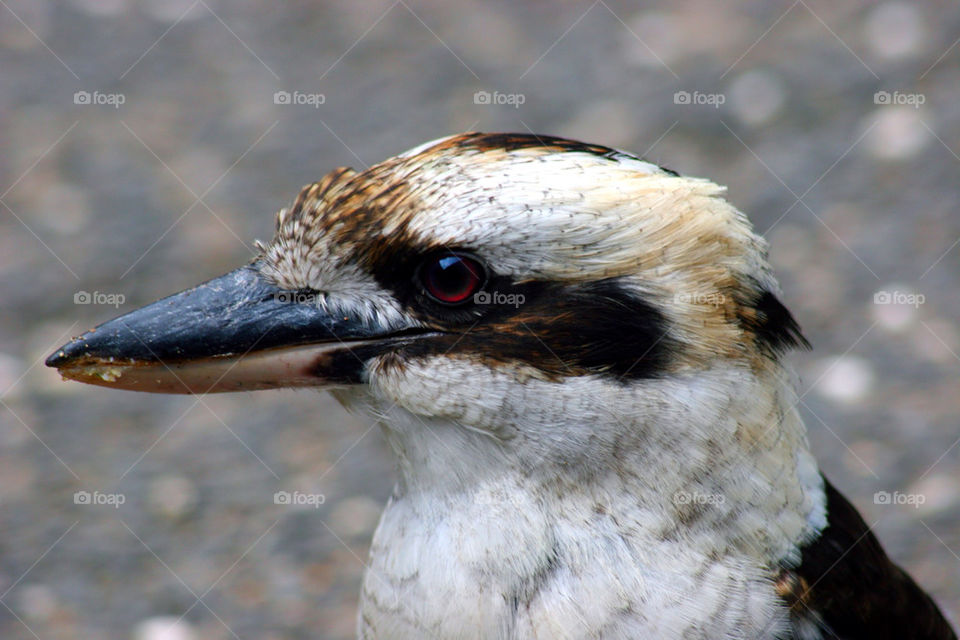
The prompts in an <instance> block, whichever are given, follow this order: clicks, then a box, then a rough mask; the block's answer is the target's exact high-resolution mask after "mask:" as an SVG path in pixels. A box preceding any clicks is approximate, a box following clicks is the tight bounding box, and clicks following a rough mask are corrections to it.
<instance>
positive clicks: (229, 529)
mask: <svg viewBox="0 0 960 640" xmlns="http://www.w3.org/2000/svg"><path fill="white" fill-rule="evenodd" d="M645 4H646V6H645V8H642V9H640V8H638V7H637V6H636V5H634V4H633V3H626V2H615V1H613V0H597V1H596V2H593V3H592V4H591V2H590V1H589V0H587V1H585V2H576V3H574V2H565V3H559V2H539V3H533V2H531V3H526V4H523V5H519V4H515V3H508V2H496V3H483V4H481V3H480V2H460V3H456V4H454V3H441V2H439V1H438V0H397V1H395V2H391V0H386V1H385V2H343V3H339V6H332V4H330V3H324V4H321V3H319V2H306V1H305V0H300V1H291V2H282V3H280V2H266V1H259V2H257V1H253V0H241V1H231V2H227V1H226V0H196V1H192V0H166V1H164V2H149V1H147V0H143V1H137V0H72V1H64V2H52V1H48V0H4V1H3V2H0V5H2V6H0V205H2V206H0V298H2V300H3V303H2V304H0V605H2V606H0V637H2V638H4V639H7V638H18V639H19V638H42V639H44V640H47V639H59V638H83V639H89V638H135V639H137V640H187V639H198V638H203V639H212V640H216V639H220V638H224V639H226V638H257V639H272V638H317V637H326V638H346V637H350V636H351V635H352V631H353V626H354V614H355V609H356V606H357V592H358V585H359V579H360V574H361V571H362V569H363V562H364V558H365V556H366V553H367V546H368V544H369V540H370V536H371V533H372V531H373V528H374V526H375V524H376V521H377V517H378V513H379V510H380V507H381V505H382V503H383V502H384V500H385V498H386V496H387V495H388V492H389V490H390V488H391V485H392V482H393V477H394V476H393V469H392V464H391V459H390V456H389V455H388V452H387V451H386V450H385V447H384V444H383V442H382V441H381V438H380V437H379V427H378V426H376V425H374V424H372V423H371V422H369V421H365V420H363V419H360V418H357V417H351V416H349V415H347V414H346V413H345V412H344V411H342V410H341V409H340V408H339V407H338V406H337V404H336V403H335V402H334V401H333V400H332V399H331V398H330V397H329V396H327V395H326V394H322V393H313V392H299V393H294V392H260V393H257V394H249V395H237V396H210V397H207V398H203V399H197V398H192V397H164V396H151V395H146V394H133V393H122V392H118V391H108V390H103V389H97V388H93V387H88V386H83V385H79V384H67V383H63V382H61V381H60V379H59V377H58V376H57V375H56V373H54V372H53V371H50V370H48V369H46V368H45V367H44V366H43V365H42V362H41V361H42V359H43V358H44V357H45V356H46V355H47V354H48V353H50V352H51V350H52V349H54V348H55V347H57V346H59V345H60V344H61V343H63V342H64V341H65V340H66V339H68V338H69V337H70V336H72V335H76V334H79V333H80V332H82V331H83V330H85V329H87V328H89V327H91V326H93V325H94V324H97V323H99V322H102V321H104V320H107V319H109V318H110V317H113V316H114V315H116V314H117V313H119V312H123V311H128V310H131V309H133V308H135V307H136V306H139V305H141V304H143V303H146V302H149V301H151V300H153V299H155V298H158V297H160V296H163V295H166V294H169V293H172V292H175V291H178V290H180V289H182V288H185V287H187V286H190V285H193V284H195V283H197V282H199V281H201V280H204V279H206V278H208V277H212V276H215V275H219V274H220V273H222V272H224V271H226V270H229V269H231V268H233V267H235V266H237V265H239V264H241V263H243V262H244V261H246V260H247V259H248V258H249V257H250V256H251V255H252V241H253V240H254V239H255V238H261V239H268V238H269V237H270V235H271V233H272V224H273V214H274V212H275V211H276V210H277V209H279V208H280V207H281V206H284V205H285V204H287V203H288V202H289V201H290V200H291V199H292V198H293V197H294V196H295V195H296V193H297V191H298V189H299V188H300V186H301V185H303V184H306V183H308V182H311V181H314V180H316V179H318V178H320V177H321V176H322V175H323V174H324V173H326V172H327V171H329V170H330V169H333V168H334V167H337V166H341V165H352V166H355V167H358V168H359V167H364V166H367V165H369V164H372V163H375V162H377V161H379V160H381V159H384V158H386V157H388V156H390V155H393V154H396V153H398V152H401V151H403V150H405V149H406V148H408V147H411V146H413V145H415V144H418V143H420V142H423V141H425V140H429V139H433V138H436V137H439V136H442V135H447V134H449V133H454V132H459V131H463V130H470V129H473V130H483V131H495V130H509V131H526V130H533V131H536V132H538V133H549V134H555V135H565V136H572V137H579V138H583V139H586V140H588V141H590V142H597V143H602V144H607V145H612V146H618V147H622V148H626V149H630V150H633V151H635V152H637V153H641V154H644V155H646V156H647V157H648V158H650V159H651V160H653V161H656V162H659V163H661V164H664V165H666V166H668V167H671V168H673V169H676V170H678V171H681V172H683V173H687V174H692V175H702V176H708V177H711V178H712V179H714V180H715V181H717V182H719V183H721V184H726V185H729V187H730V194H729V195H730V199H731V200H732V201H733V202H734V203H735V204H736V205H737V206H738V207H740V208H742V209H743V210H745V211H747V212H748V213H749V214H750V215H751V217H752V219H753V221H754V223H755V224H756V225H757V227H758V228H759V229H760V230H762V231H763V232H764V233H765V234H766V235H767V237H768V238H769V239H770V241H771V243H772V259H773V263H774V265H775V266H776V268H777V269H778V272H779V275H780V277H781V280H782V282H783V285H784V290H785V296H784V299H785V302H786V303H787V304H788V306H790V307H791V308H792V310H793V311H794V313H795V315H796V316H797V317H798V319H799V320H800V322H801V324H802V325H803V327H804V328H805V331H806V333H807V335H808V337H809V338H810V340H811V342H812V343H813V344H814V351H812V352H810V353H804V354H798V355H797V356H796V358H795V361H796V362H797V364H798V368H799V371H800V373H801V376H802V379H803V393H804V395H803V405H802V410H803V412H804V414H805V416H806V418H807V421H808V425H809V427H810V439H811V442H812V447H813V449H814V451H815V453H816V454H817V456H818V457H819V459H820V461H821V463H822V467H823V469H824V470H825V472H826V473H827V474H828V475H829V476H830V477H831V478H832V479H833V481H834V482H835V484H837V485H838V486H839V487H840V488H841V489H842V490H843V491H844V492H845V493H846V494H847V495H848V496H849V497H850V498H851V500H852V501H853V502H854V503H855V504H856V505H857V506H858V507H859V508H860V509H861V511H862V512H863V513H864V516H865V518H866V519H867V521H868V522H869V523H871V524H875V530H876V532H877V533H878V534H879V536H880V538H881V539H882V541H883V542H884V543H885V545H886V547H887V549H888V550H889V552H890V553H891V555H892V556H893V557H894V558H895V559H896V560H898V561H899V562H901V563H903V564H904V565H905V566H906V567H907V568H908V569H909V570H910V571H911V572H912V573H913V575H914V576H915V577H916V578H917V579H918V580H919V582H920V583H921V584H923V585H925V586H926V587H927V588H928V589H930V590H931V591H932V592H933V593H934V594H935V596H936V597H937V599H938V600H939V601H940V602H941V603H942V605H943V606H944V608H945V610H946V611H947V612H948V615H950V616H952V618H953V619H954V620H957V619H958V616H960V557H958V554H960V493H958V491H957V479H958V477H960V476H958V474H960V446H958V444H957V439H958V437H960V428H958V426H960V425H958V413H960V386H958V380H960V377H958V375H957V374H958V369H960V358H958V353H960V334H958V331H957V326H956V319H957V318H958V317H960V296H958V293H960V282H958V274H960V245H958V241H960V215H958V211H957V200H958V175H960V158H958V156H957V154H958V153H960V64H958V63H960V46H957V37H958V36H960V10H958V8H957V7H956V6H955V5H952V4H950V3H936V2H902V3H901V2H875V3H846V6H840V3H832V2H826V1H820V0H817V1H812V0H810V1H807V0H797V1H796V2H793V3H790V2H765V1H759V0H758V1H754V2H732V1H724V2H715V1H712V0H710V1H707V0H704V1H702V2H682V3H669V2H654V3H645ZM857 4H860V6H856V5H857ZM276 92H287V94H288V95H289V96H290V101H289V102H290V104H284V99H283V97H284V94H282V93H281V94H279V95H278V97H277V98H276V99H275V95H277V94H276ZM476 92H488V93H487V94H479V95H477V93H476ZM494 92H498V93H496V94H495V93H494ZM678 92H679V93H678ZM878 92H881V93H878ZM883 92H886V93H883ZM321 95H322V99H321V98H320V96H321ZM486 96H489V103H490V104H484V102H485V100H484V98H485V97H486ZM321 101H322V104H319V103H320V102H321ZM121 102H122V104H118V103H121ZM294 102H300V104H293V103H294ZM497 102H501V103H502V104H493V103H497ZM518 102H522V104H519V105H518V104H516V103H518ZM78 292H88V293H90V294H92V293H94V292H97V293H99V294H102V295H101V296H100V298H99V299H100V300H101V301H106V302H109V300H111V299H110V298H104V297H103V295H114V296H116V295H117V294H119V295H122V296H123V297H124V300H123V302H122V304H119V308H114V306H113V305H111V304H109V303H107V304H75V302H74V297H75V295H76V294H78ZM883 292H887V293H889V294H890V298H891V300H892V302H893V303H892V304H876V303H875V296H876V295H879V298H877V301H878V302H884V297H883ZM112 300H113V301H114V302H115V303H116V302H117V300H116V297H114V298H113V299H112ZM77 491H88V492H94V491H99V492H101V493H102V494H114V493H116V494H120V495H122V496H123V499H124V500H125V502H124V504H122V505H119V506H117V507H114V506H111V505H100V506H96V505H83V504H75V502H74V494H75V492H77ZM277 491H291V492H292V491H303V492H309V493H319V494H323V495H324V497H325V502H324V504H322V505H321V506H319V508H311V507H302V508H293V507H289V506H283V505H276V504H274V500H273V495H274V493H275V492H277ZM876 492H889V494H890V495H891V496H894V495H895V496H901V497H894V498H892V499H891V500H890V502H891V503H893V502H896V501H898V500H900V501H905V500H906V501H911V502H914V503H915V502H918V501H922V504H920V505H916V504H883V500H882V499H875V493H876ZM894 492H899V493H897V494H894ZM881 495H882V494H881ZM902 496H906V497H902ZM165 619H166V620H168V621H169V620H174V621H176V620H178V622H177V623H176V624H175V625H173V626H170V625H165V624H164V620H165Z"/></svg>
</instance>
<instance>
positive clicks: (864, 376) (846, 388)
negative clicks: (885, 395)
mask: <svg viewBox="0 0 960 640" xmlns="http://www.w3.org/2000/svg"><path fill="white" fill-rule="evenodd" d="M819 369H820V371H821V373H820V379H819V381H817V382H816V383H815V384H816V390H817V392H818V393H819V394H820V395H822V396H824V397H826V398H829V399H831V400H835V401H838V402H842V403H845V404H848V403H856V402H859V401H861V400H863V399H864V397H866V395H867V393H869V391H870V389H871V388H872V387H873V381H874V378H875V376H874V373H873V367H872V366H871V365H870V363H869V362H867V361H866V360H864V359H863V358H860V357H858V356H852V355H845V356H834V357H830V358H824V359H823V360H821V361H820V367H819Z"/></svg>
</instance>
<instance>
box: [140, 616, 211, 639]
mask: <svg viewBox="0 0 960 640" xmlns="http://www.w3.org/2000/svg"><path fill="white" fill-rule="evenodd" d="M196 638H197V634H196V633H195V632H194V630H193V627H192V626H191V625H190V623H189V622H187V621H186V620H182V619H177V618H174V617H173V616H157V617H155V618H147V619H146V620H144V621H143V622H140V623H139V624H138V625H137V626H136V627H135V628H134V630H133V636H132V640H196Z"/></svg>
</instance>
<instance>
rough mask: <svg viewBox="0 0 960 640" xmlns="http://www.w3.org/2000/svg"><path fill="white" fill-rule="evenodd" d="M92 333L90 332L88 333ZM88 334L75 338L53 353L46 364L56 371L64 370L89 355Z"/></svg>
mask: <svg viewBox="0 0 960 640" xmlns="http://www.w3.org/2000/svg"><path fill="white" fill-rule="evenodd" d="M87 333H90V332H87ZM87 333H85V334H83V335H82V336H79V337H77V338H74V339H73V340H71V341H70V342H68V343H66V344H65V345H63V346H62V347H60V348H59V349H57V350H56V351H54V352H53V353H51V354H50V355H49V356H48V357H47V359H46V360H45V361H44V364H45V365H47V366H48V367H52V368H54V369H62V368H63V367H66V366H68V365H69V364H71V363H72V362H74V361H75V360H77V359H78V358H81V357H83V356H84V355H87V354H88V351H89V349H88V346H89V345H88V344H87Z"/></svg>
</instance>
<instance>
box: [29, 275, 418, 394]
mask: <svg viewBox="0 0 960 640" xmlns="http://www.w3.org/2000/svg"><path fill="white" fill-rule="evenodd" d="M423 333H426V331H424V330H418V329H414V328H406V329H404V328H399V329H397V328H393V329H390V328H386V327H382V326H377V325H375V324H371V323H370V322H367V321H364V320H363V319H361V318H354V317H349V316H343V315H337V316H334V315H332V314H330V313H328V312H327V311H326V310H325V309H324V308H323V307H322V306H321V305H320V304H318V300H317V299H316V296H314V295H312V294H310V293H308V292H294V291H285V290H283V289H280V288H278V287H276V286H275V285H273V284H271V283H269V282H267V281H266V280H265V279H264V278H263V277H262V276H261V275H260V273H259V271H258V270H257V267H256V264H253V265H248V266H245V267H242V268H240V269H237V270H236V271H231V272H230V273H228V274H226V275H223V276H220V277H219V278H214V279H213V280H209V281H207V282H205V283H203V284H201V285H198V286H196V287H194V288H192V289H188V290H186V291H183V292H181V293H177V294H175V295H172V296H170V297H167V298H164V299H162V300H158V301H157V302H154V303H152V304H149V305H147V306H145V307H143V308H140V309H137V310H136V311H132V312H130V313H128V314H126V315H123V316H120V317H119V318H115V319H113V320H110V321H109V322H105V323H104V324H101V325H100V326H98V327H96V328H95V329H92V330H90V331H88V332H87V333H84V334H83V335H82V336H80V337H79V338H75V339H74V340H72V341H71V342H69V343H67V344H65V345H64V346H62V347H61V348H60V349H58V350H57V351H56V353H54V354H53V355H51V356H50V357H49V358H47V361H46V364H47V366H48V367H56V368H57V369H58V370H59V371H60V373H61V375H63V376H64V377H65V378H70V379H73V380H79V381H80V382H86V383H89V384H96V385H101V386H107V387H115V388H120V389H131V390H136V391H153V392H160V393H211V392H220V391H246V390H250V389H266V388H277V387H302V386H325V385H330V384H344V383H356V382H361V381H362V374H363V367H364V365H365V363H366V360H367V359H368V358H369V357H371V356H372V355H376V354H377V353H380V352H382V351H383V350H384V349H387V348H391V347H393V346H396V345H397V344H398V343H403V342H404V341H409V340H410V339H412V338H413V337H414V336H415V335H420V334H423Z"/></svg>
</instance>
